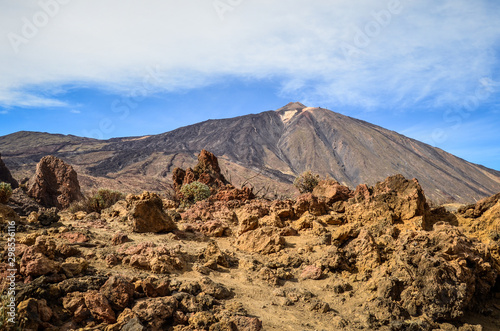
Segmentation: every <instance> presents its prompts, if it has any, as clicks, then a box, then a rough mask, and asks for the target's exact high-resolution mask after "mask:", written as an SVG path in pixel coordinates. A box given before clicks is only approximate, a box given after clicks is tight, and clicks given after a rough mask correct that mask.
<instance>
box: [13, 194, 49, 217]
mask: <svg viewBox="0 0 500 331" xmlns="http://www.w3.org/2000/svg"><path fill="white" fill-rule="evenodd" d="M8 206H9V207H11V208H12V209H14V210H15V212H16V213H18V214H19V216H28V215H29V214H31V213H32V212H38V211H39V210H40V209H41V208H42V206H40V204H38V203H37V202H36V201H35V200H33V199H32V198H30V197H29V196H28V195H27V194H26V192H24V191H23V190H22V189H21V188H16V189H15V190H14V191H12V196H11V197H10V200H9V203H8Z"/></svg>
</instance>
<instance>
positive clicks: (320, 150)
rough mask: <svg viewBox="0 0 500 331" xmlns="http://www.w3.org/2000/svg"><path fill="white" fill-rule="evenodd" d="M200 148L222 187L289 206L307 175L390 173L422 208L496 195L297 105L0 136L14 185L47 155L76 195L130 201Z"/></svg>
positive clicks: (366, 126)
mask: <svg viewBox="0 0 500 331" xmlns="http://www.w3.org/2000/svg"><path fill="white" fill-rule="evenodd" d="M259 111H260V110H259ZM203 149H206V150H209V151H210V152H212V153H213V154H215V155H217V156H218V157H219V160H218V161H219V164H218V167H220V169H221V173H222V174H223V177H224V178H225V179H227V180H228V181H230V182H231V183H233V184H234V185H236V186H238V187H241V186H246V187H253V188H254V193H256V192H261V193H262V192H265V193H267V194H266V196H267V197H269V198H274V197H283V198H285V197H287V198H296V196H295V195H293V194H292V193H291V192H294V190H293V185H292V183H293V180H294V179H295V177H297V176H298V175H300V174H301V173H302V172H304V171H306V170H312V171H314V172H316V173H318V174H320V175H321V176H322V177H331V178H333V179H335V180H336V181H338V182H339V183H341V184H343V185H345V186H347V187H349V188H350V189H352V190H354V189H355V188H356V187H357V186H358V185H359V184H367V185H371V186H373V185H375V184H376V183H377V182H379V181H383V180H384V179H385V178H387V177H388V176H391V175H394V174H402V175H403V176H405V177H406V178H418V180H419V183H420V185H421V186H422V188H423V190H424V191H425V194H426V196H427V197H428V199H429V200H431V201H432V202H434V203H437V204H441V203H455V202H456V203H473V202H476V201H478V200H480V199H482V198H485V197H488V196H491V195H493V194H495V193H497V192H499V191H500V172H499V171H497V170H493V169H488V168H486V167H483V166H481V165H477V164H473V163H470V162H467V161H465V160H463V159H460V158H458V157H456V156H454V155H451V154H449V153H446V152H445V151H443V150H441V149H439V148H435V147H432V146H429V145H427V144H424V143H422V142H419V141H416V140H414V139H410V138H408V137H405V136H403V135H400V134H398V133H396V132H394V131H390V130H387V129H384V128H381V127H379V126H376V125H373V124H370V123H367V122H364V121H360V120H357V119H354V118H351V117H348V116H344V115H342V114H339V113H337V112H333V111H330V110H327V109H324V108H317V107H307V106H305V105H303V104H301V103H299V102H292V103H290V104H288V105H286V106H284V107H282V108H280V109H277V110H271V111H265V112H260V113H257V114H250V115H246V116H240V117H235V118H228V119H219V120H208V121H205V122H201V123H197V124H193V125H189V126H186V127H182V128H178V129H176V130H173V131H170V132H166V133H162V134H158V135H151V136H143V137H126V138H114V139H110V140H95V139H87V138H80V137H75V136H63V135H55V134H48V133H38V132H17V133H14V134H11V135H7V136H3V137H0V152H1V153H2V155H3V158H4V161H5V163H6V164H7V166H9V168H10V169H11V171H12V172H13V175H14V177H16V178H25V177H31V176H33V170H34V169H35V164H36V163H38V162H39V161H40V159H41V158H42V157H44V156H46V155H47V154H51V155H54V156H55V157H58V158H60V159H62V160H64V161H65V162H67V163H69V164H71V165H72V166H73V167H74V169H75V170H76V171H77V172H78V175H79V180H80V184H81V186H82V189H83V191H84V192H89V191H92V190H95V189H98V188H100V187H108V188H112V189H117V190H121V191H125V192H130V193H136V194H138V193H141V192H142V191H144V190H147V191H153V192H161V191H165V190H167V189H168V188H169V187H170V186H171V185H172V184H174V183H173V181H172V174H173V172H174V170H175V169H176V168H180V169H189V168H191V169H192V170H193V172H190V173H188V176H187V178H188V179H189V178H192V176H193V175H195V174H196V171H197V169H194V167H195V165H196V164H197V162H198V160H197V155H198V154H199V153H200V151H201V150H203ZM208 164H209V163H208ZM198 170H201V169H198ZM200 174H201V172H200ZM178 175H179V176H176V177H175V178H176V179H179V178H180V177H181V176H180V174H178ZM182 180H184V178H182ZM214 180H222V178H218V179H214ZM222 183H224V181H222Z"/></svg>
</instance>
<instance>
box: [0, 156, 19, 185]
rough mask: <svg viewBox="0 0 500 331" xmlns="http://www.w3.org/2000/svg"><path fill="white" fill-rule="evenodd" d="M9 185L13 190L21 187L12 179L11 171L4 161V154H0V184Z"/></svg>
mask: <svg viewBox="0 0 500 331" xmlns="http://www.w3.org/2000/svg"><path fill="white" fill-rule="evenodd" d="M2 182H3V183H8V184H10V186H11V187H12V189H16V188H18V187H19V184H18V182H17V181H16V180H15V179H14V177H12V175H11V173H10V171H9V169H8V168H7V166H6V165H5V163H4V162H3V161H2V154H0V183H2Z"/></svg>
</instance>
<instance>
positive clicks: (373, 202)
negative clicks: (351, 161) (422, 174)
mask: <svg viewBox="0 0 500 331" xmlns="http://www.w3.org/2000/svg"><path fill="white" fill-rule="evenodd" d="M428 212H429V206H428V205H427V201H426V198H425V195H424V191H423V190H422V187H421V186H420V184H419V183H418V180H416V179H412V180H407V179H406V178H404V177H403V176H402V175H395V176H390V177H388V178H386V179H385V180H384V181H382V182H379V183H377V184H376V185H375V186H374V187H372V188H368V187H366V186H364V185H360V186H358V188H357V189H356V191H355V193H354V199H351V200H350V203H349V204H348V206H347V207H346V209H345V215H346V219H347V222H348V223H355V222H360V221H361V222H363V223H365V224H366V223H367V222H377V223H381V222H388V223H390V224H394V223H405V224H406V223H408V224H410V225H412V226H416V227H417V228H424V227H425V218H426V215H427V214H428Z"/></svg>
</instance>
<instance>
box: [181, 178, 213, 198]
mask: <svg viewBox="0 0 500 331" xmlns="http://www.w3.org/2000/svg"><path fill="white" fill-rule="evenodd" d="M181 194H182V197H181V199H182V200H183V202H185V203H196V202H198V201H201V200H205V199H207V198H208V197H209V196H210V187H208V186H207V185H205V184H203V183H200V182H192V183H190V184H186V185H183V186H182V187H181Z"/></svg>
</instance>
